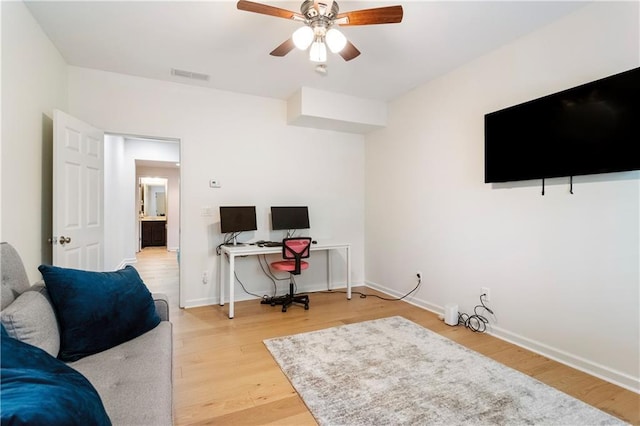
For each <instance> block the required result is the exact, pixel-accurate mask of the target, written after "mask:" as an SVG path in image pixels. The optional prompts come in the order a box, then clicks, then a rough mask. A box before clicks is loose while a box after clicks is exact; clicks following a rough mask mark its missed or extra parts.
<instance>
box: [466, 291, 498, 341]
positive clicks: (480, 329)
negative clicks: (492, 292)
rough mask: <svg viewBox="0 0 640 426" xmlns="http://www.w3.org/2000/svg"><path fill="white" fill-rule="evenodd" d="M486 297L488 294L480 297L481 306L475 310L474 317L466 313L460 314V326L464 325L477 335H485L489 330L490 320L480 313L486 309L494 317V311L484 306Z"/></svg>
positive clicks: (477, 306)
mask: <svg viewBox="0 0 640 426" xmlns="http://www.w3.org/2000/svg"><path fill="white" fill-rule="evenodd" d="M486 297H487V295H486V294H481V295H480V304H479V305H476V306H475V307H474V308H473V315H468V314H465V313H460V314H458V325H464V326H465V327H466V328H468V329H469V330H471V331H473V332H476V333H484V332H485V331H486V330H487V324H489V320H488V319H487V318H486V317H484V316H482V315H480V313H479V312H478V311H479V310H481V309H484V310H485V311H486V312H489V313H490V314H491V315H494V313H493V311H492V310H491V309H489V307H488V306H487V305H485V304H484V300H483V298H486ZM482 313H484V312H482Z"/></svg>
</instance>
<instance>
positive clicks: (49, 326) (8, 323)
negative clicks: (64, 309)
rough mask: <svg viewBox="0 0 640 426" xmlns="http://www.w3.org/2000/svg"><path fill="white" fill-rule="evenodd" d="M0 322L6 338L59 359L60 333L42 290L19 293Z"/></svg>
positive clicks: (43, 289)
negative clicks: (16, 340) (7, 336)
mask: <svg viewBox="0 0 640 426" xmlns="http://www.w3.org/2000/svg"><path fill="white" fill-rule="evenodd" d="M0 320H1V321H2V324H3V325H4V326H5V328H6V331H7V333H8V334H9V336H11V337H13V338H14V339H18V340H20V341H22V342H26V343H29V344H30V345H33V346H37V347H39V348H40V349H42V350H44V351H46V352H47V353H49V354H50V355H52V356H54V357H57V356H58V351H59V350H60V330H59V329H58V321H57V320H56V314H55V312H54V310H53V306H52V305H51V301H50V300H49V296H48V295H47V290H46V289H45V288H44V287H36V288H33V289H32V290H29V291H25V292H24V293H22V294H21V295H20V296H18V298H17V299H16V300H15V301H14V302H13V303H12V304H10V305H9V306H7V308H6V309H5V310H3V311H2V313H0Z"/></svg>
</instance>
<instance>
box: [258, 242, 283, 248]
mask: <svg viewBox="0 0 640 426" xmlns="http://www.w3.org/2000/svg"><path fill="white" fill-rule="evenodd" d="M262 245H263V246H264V247H282V243H280V242H277V241H265V242H264V243H262Z"/></svg>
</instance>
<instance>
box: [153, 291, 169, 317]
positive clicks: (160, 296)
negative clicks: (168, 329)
mask: <svg viewBox="0 0 640 426" xmlns="http://www.w3.org/2000/svg"><path fill="white" fill-rule="evenodd" d="M151 296H152V297H153V302H154V303H155V304H156V312H157V313H158V316H159V317H160V320H161V321H169V298H168V297H167V295H166V294H164V293H151Z"/></svg>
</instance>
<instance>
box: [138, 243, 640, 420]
mask: <svg viewBox="0 0 640 426" xmlns="http://www.w3.org/2000/svg"><path fill="white" fill-rule="evenodd" d="M171 256H173V259H175V253H173V254H166V252H165V253H163V252H162V251H157V252H155V253H151V252H147V253H144V255H141V256H139V265H138V266H139V270H140V271H141V275H142V276H143V279H144V280H145V282H146V283H147V285H148V286H149V287H150V288H151V289H152V291H153V288H154V281H155V280H158V281H160V282H161V283H160V285H159V287H165V288H166V286H167V281H168V279H166V277H168V276H170V275H174V276H176V277H177V263H175V264H173V268H175V271H173V272H172V271H171V268H172V267H171V266H169V269H166V268H167V265H168V264H170V263H171V262H170V260H169V259H170V258H171ZM155 262H158V263H159V265H160V266H159V268H162V269H163V271H164V273H162V274H158V273H156V272H153V270H154V267H153V264H154V263H155ZM145 271H146V272H145ZM163 277H164V278H163ZM174 285H175V287H176V289H173V290H170V291H172V292H173V293H174V294H176V295H177V282H175V283H174ZM355 290H361V291H364V292H367V293H375V291H373V290H370V289H366V288H361V289H355ZM378 294H379V293H378ZM176 304H177V301H176ZM310 305H311V306H310V309H309V310H308V311H305V310H304V309H303V308H302V307H293V308H290V309H289V310H288V311H287V312H286V313H282V312H281V311H280V308H278V307H271V306H269V305H261V304H260V303H259V302H258V301H248V302H239V303H236V317H235V318H234V319H232V320H230V319H228V317H227V309H228V305H227V306H225V307H220V306H217V305H214V306H207V307H200V308H192V309H179V308H177V305H176V307H174V308H172V312H171V315H172V318H171V321H172V322H173V327H174V328H173V330H174V408H175V410H174V415H175V423H176V424H177V425H194V424H219V425H267V424H277V425H315V424H316V422H315V421H314V419H313V417H312V416H311V414H310V412H309V410H307V408H306V406H305V405H304V403H303V402H302V400H301V399H300V398H299V397H298V395H297V393H296V392H295V390H294V389H293V387H292V386H291V385H290V384H289V381H288V380H287V378H286V377H285V375H284V374H283V373H282V371H281V370H280V368H279V367H278V366H277V364H276V363H275V361H274V360H273V358H272V357H271V355H270V354H269V352H268V351H267V349H266V348H265V346H264V344H263V343H262V341H263V340H264V339H267V338H271V337H277V336H285V335H289V334H295V333H301V332H305V331H312V330H319V329H323V328H327V327H333V326H337V325H343V324H349V323H355V322H360V321H366V320H371V319H377V318H384V317H388V316H393V315H400V316H403V317H405V318H407V319H409V320H411V321H414V322H416V323H418V324H421V325H422V326H424V327H426V328H428V329H430V330H433V331H435V332H437V333H439V334H441V335H443V336H446V337H448V338H450V339H452V340H454V341H456V342H458V343H460V344H462V345H464V346H466V347H468V348H470V349H473V350H475V351H477V352H480V353H482V354H484V355H486V356H488V357H490V358H493V359H494V360H496V361H498V362H501V363H503V364H504V365H507V366H509V367H511V368H514V369H516V370H519V371H521V372H523V373H525V374H528V375H530V376H532V377H535V378H536V379H538V380H540V381H542V382H544V383H546V384H548V385H550V386H553V387H554V388H556V389H559V390H561V391H563V392H565V393H567V394H569V395H572V396H574V397H576V398H578V399H580V400H582V401H584V402H586V403H588V404H591V405H593V406H595V407H597V408H599V409H601V410H603V411H606V412H607V413H609V414H612V415H613V416H616V417H618V418H620V419H622V420H624V421H626V422H629V423H631V424H636V425H640V395H638V394H636V393H634V392H630V391H627V390H625V389H623V388H620V387H618V386H615V385H612V384H610V383H608V382H605V381H603V380H600V379H597V378H595V377H592V376H589V375H587V374H585V373H582V372H580V371H577V370H575V369H572V368H570V367H567V366H565V365H563V364H559V363H557V362H555V361H552V360H549V359H547V358H545V357H542V356H540V355H536V354H534V353H532V352H529V351H527V350H524V349H522V348H520V347H518V346H515V345H512V344H509V343H507V342H504V341H502V340H499V339H497V338H494V337H491V336H489V335H487V334H478V333H473V332H471V331H469V330H466V329H464V328H460V327H449V326H447V325H445V324H444V323H443V322H442V321H441V320H439V319H438V318H437V316H436V315H435V314H433V313H431V312H428V311H425V310H423V309H420V308H418V307H415V306H412V305H410V304H408V303H405V302H390V301H383V300H380V299H378V298H375V297H367V298H360V297H358V295H354V297H353V298H352V300H350V301H347V300H346V297H345V295H344V294H341V293H314V294H312V295H311V304H310Z"/></svg>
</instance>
